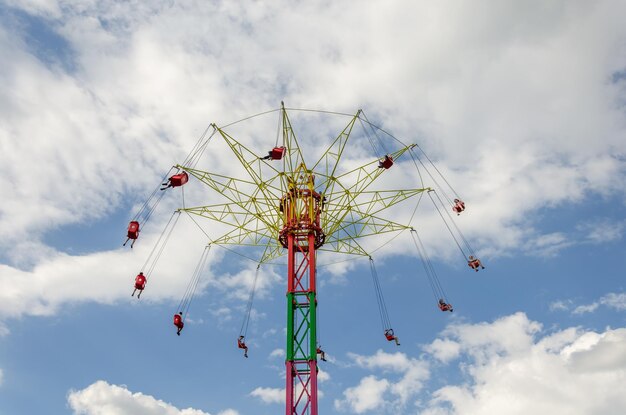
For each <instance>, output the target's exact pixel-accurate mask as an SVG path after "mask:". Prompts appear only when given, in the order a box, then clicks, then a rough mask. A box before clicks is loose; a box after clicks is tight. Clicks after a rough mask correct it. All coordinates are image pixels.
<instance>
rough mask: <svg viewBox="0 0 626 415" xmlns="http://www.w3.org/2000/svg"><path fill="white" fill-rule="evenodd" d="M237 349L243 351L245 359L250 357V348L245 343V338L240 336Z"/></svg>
mask: <svg viewBox="0 0 626 415" xmlns="http://www.w3.org/2000/svg"><path fill="white" fill-rule="evenodd" d="M237 347H239V348H240V349H243V355H244V357H248V346H246V343H245V342H244V341H243V336H239V338H238V339H237Z"/></svg>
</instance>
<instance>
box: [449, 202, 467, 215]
mask: <svg viewBox="0 0 626 415" xmlns="http://www.w3.org/2000/svg"><path fill="white" fill-rule="evenodd" d="M452 210H453V211H454V212H456V214H457V215H460V214H461V212H463V211H464V210H465V202H463V201H462V200H461V199H454V206H452Z"/></svg>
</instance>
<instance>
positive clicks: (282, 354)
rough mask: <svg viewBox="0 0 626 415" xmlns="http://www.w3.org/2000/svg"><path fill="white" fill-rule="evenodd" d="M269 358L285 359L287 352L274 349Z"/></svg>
mask: <svg viewBox="0 0 626 415" xmlns="http://www.w3.org/2000/svg"><path fill="white" fill-rule="evenodd" d="M269 357H270V359H273V358H276V357H285V350H284V349H274V350H272V352H271V353H270V356H269Z"/></svg>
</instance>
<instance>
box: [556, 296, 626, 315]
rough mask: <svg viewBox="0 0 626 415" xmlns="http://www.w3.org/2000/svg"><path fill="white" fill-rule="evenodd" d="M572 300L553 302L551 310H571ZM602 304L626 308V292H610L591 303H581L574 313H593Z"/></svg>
mask: <svg viewBox="0 0 626 415" xmlns="http://www.w3.org/2000/svg"><path fill="white" fill-rule="evenodd" d="M572 303H573V301H572V300H567V301H556V302H555V303H553V304H554V305H551V306H550V309H551V310H569V308H570V306H571V304H572ZM600 306H605V307H609V308H613V309H615V310H617V311H623V310H626V293H623V292H622V293H608V294H606V295H604V296H602V297H601V298H600V299H599V300H597V301H594V302H592V303H590V304H581V305H578V306H576V307H575V308H574V310H572V314H578V315H580V314H586V313H593V312H594V311H596V310H598V308H599V307H600Z"/></svg>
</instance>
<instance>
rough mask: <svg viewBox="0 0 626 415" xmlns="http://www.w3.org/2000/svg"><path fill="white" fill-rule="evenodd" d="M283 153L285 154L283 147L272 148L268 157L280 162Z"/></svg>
mask: <svg viewBox="0 0 626 415" xmlns="http://www.w3.org/2000/svg"><path fill="white" fill-rule="evenodd" d="M284 152H285V147H274V148H273V149H272V153H271V154H270V156H271V157H272V160H280V159H282V158H283V153H284Z"/></svg>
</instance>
